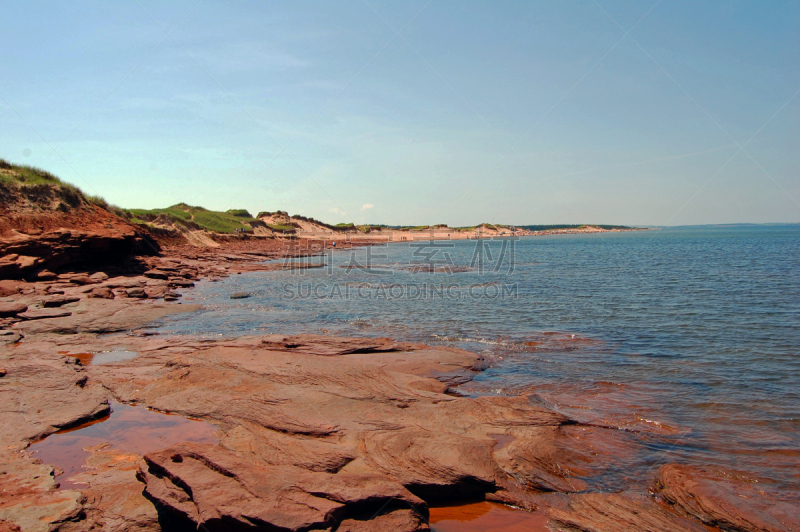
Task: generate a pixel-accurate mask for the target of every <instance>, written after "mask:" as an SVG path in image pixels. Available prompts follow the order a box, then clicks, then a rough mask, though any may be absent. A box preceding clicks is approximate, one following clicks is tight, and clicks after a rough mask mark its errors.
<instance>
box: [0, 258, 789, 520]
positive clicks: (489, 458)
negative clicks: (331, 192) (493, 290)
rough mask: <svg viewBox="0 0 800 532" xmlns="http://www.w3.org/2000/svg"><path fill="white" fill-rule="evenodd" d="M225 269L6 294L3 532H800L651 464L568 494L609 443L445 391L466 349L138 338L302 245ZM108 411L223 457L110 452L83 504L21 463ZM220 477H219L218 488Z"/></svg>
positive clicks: (42, 468) (173, 266)
mask: <svg viewBox="0 0 800 532" xmlns="http://www.w3.org/2000/svg"><path fill="white" fill-rule="evenodd" d="M351 244H352V245H357V244H356V243H351ZM337 249H342V248H341V247H338V246H337ZM229 251H230V252H228V253H222V252H220V250H219V249H215V250H202V249H201V250H198V249H193V250H187V249H184V248H180V247H175V248H171V247H167V248H166V249H165V250H164V253H163V254H162V256H160V257H158V256H157V257H152V256H151V257H140V258H139V259H140V260H141V261H142V264H143V265H146V266H147V268H148V269H147V270H146V271H144V272H142V273H141V274H138V275H134V274H124V275H119V276H107V274H106V273H105V272H97V271H83V272H73V273H71V274H60V275H57V274H54V277H53V278H51V279H48V280H41V281H37V282H33V283H28V282H25V281H2V282H0V290H3V292H0V296H2V297H0V299H2V300H4V301H3V302H0V305H8V306H13V305H17V309H18V308H19V305H24V306H27V307H29V308H28V309H26V310H24V311H19V312H16V314H14V316H17V317H19V316H22V317H23V318H26V319H19V320H18V319H17V318H15V317H12V318H9V317H3V318H0V320H2V326H0V329H3V330H4V331H11V332H10V334H6V333H5V332H4V333H0V334H2V335H1V336H0V340H3V341H4V343H3V344H0V346H3V347H0V349H2V359H0V360H1V361H0V374H1V375H2V376H0V398H2V402H1V403H0V404H3V405H4V407H3V412H2V418H1V419H0V423H2V426H4V429H3V431H2V432H1V433H0V437H1V438H2V440H1V441H2V444H3V445H2V451H0V454H1V455H2V456H0V461H1V462H2V465H3V471H4V472H5V473H6V474H5V475H3V476H2V477H0V484H2V489H4V490H6V491H5V493H6V494H9V496H8V497H7V498H6V499H5V500H4V501H3V502H0V520H5V521H6V522H7V523H3V521H0V525H3V524H8V526H11V523H16V524H17V525H20V526H22V527H23V529H24V530H48V529H49V530H63V531H69V530H84V529H87V528H88V527H89V526H90V525H92V524H95V525H97V526H101V527H107V528H109V529H114V530H125V529H130V528H131V527H138V528H137V529H139V530H154V531H155V530H161V529H162V528H163V529H168V528H164V527H165V526H166V524H167V523H171V524H175V523H176V522H177V523H179V524H180V522H184V523H185V522H186V521H190V522H193V523H194V525H195V526H196V525H197V524H200V523H202V526H203V527H205V528H207V529H208V530H217V529H219V530H224V529H226V528H225V526H226V525H224V523H227V522H229V521H227V520H231V519H232V520H234V522H235V521H237V520H241V519H244V517H245V516H247V519H246V522H248V523H253V522H255V523H261V525H260V526H263V527H266V526H267V523H270V526H286V527H287V528H288V529H303V528H304V527H307V526H315V527H319V528H321V529H330V530H338V531H344V530H427V528H426V527H427V524H426V519H427V517H428V515H429V510H428V508H429V507H430V506H431V505H436V506H439V505H442V504H445V505H453V504H457V503H459V502H462V501H467V500H475V499H483V500H487V501H495V502H499V503H504V504H510V505H513V506H515V507H519V508H524V509H526V510H528V511H529V512H531V514H532V515H534V516H536V518H537V519H540V520H542V519H544V520H545V521H547V522H549V526H551V527H552V528H553V529H554V530H562V529H571V530H595V529H606V530H608V529H614V530H709V529H711V530H714V529H715V528H712V527H729V528H730V527H734V526H735V527H737V529H739V530H784V529H785V530H789V529H791V526H797V525H794V523H795V521H792V519H793V518H792V513H791V510H792V509H791V507H789V506H788V505H786V504H784V503H779V502H776V501H769V500H763V495H759V494H758V492H757V490H756V488H755V487H754V486H753V485H751V484H749V483H748V482H746V481H744V480H741V479H740V480H736V479H732V478H726V477H725V476H724V475H720V474H718V473H716V472H714V471H704V470H699V469H697V468H691V467H688V466H680V465H667V466H663V467H662V468H661V469H660V470H659V471H654V475H655V477H656V480H654V481H653V483H651V484H648V485H641V486H636V487H635V488H632V489H631V490H629V491H626V492H622V493H613V494H612V493H602V492H592V491H591V490H589V491H586V490H587V488H589V487H590V486H587V485H586V483H585V481H584V480H582V479H583V478H585V477H587V476H588V475H589V473H590V472H591V471H593V470H602V469H603V468H604V467H606V464H608V463H611V462H613V461H614V460H615V456H614V454H613V452H611V453H609V452H605V453H600V454H599V455H598V449H599V448H603V447H605V448H606V449H610V450H619V449H621V447H619V444H618V442H617V441H616V439H615V438H616V436H617V435H616V432H617V431H615V430H612V429H609V428H602V427H595V426H590V425H584V424H582V423H580V422H578V421H576V420H574V419H570V418H568V417H567V416H564V415H562V414H558V413H556V412H554V411H552V410H549V409H547V408H545V407H542V406H541V405H538V404H537V403H536V402H535V401H533V400H531V399H529V398H528V397H525V396H521V397H481V398H470V397H461V396H459V394H457V393H455V392H456V390H457V387H458V385H460V384H462V383H464V382H468V381H469V380H470V379H471V378H472V377H473V376H474V375H476V374H477V373H478V372H480V371H482V370H483V369H486V367H487V364H486V361H484V360H482V359H481V358H480V357H478V356H477V355H475V354H472V353H469V352H466V351H461V350H457V349H452V348H443V347H429V346H425V345H422V344H411V343H401V342H396V341H394V340H390V339H374V338H335V337H330V336H316V335H299V336H293V337H285V336H281V335H265V336H243V337H237V338H221V339H215V340H209V339H196V338H192V337H179V338H175V337H167V336H158V335H156V336H150V335H145V334H143V333H141V331H139V330H140V329H141V328H143V327H145V326H146V325H147V324H148V323H150V322H152V321H153V320H154V319H158V318H159V317H162V316H164V315H167V314H172V313H175V312H185V311H190V310H194V309H196V308H199V306H193V305H185V304H179V303H178V302H177V300H179V299H180V298H179V297H178V294H180V292H181V291H182V290H188V289H190V288H191V287H192V286H193V283H194V281H195V280H197V279H198V278H206V279H210V280H214V279H216V280H221V279H224V278H225V277H227V276H230V275H236V274H237V273H239V272H245V271H266V270H281V269H285V264H284V263H267V264H264V263H262V262H260V261H263V260H265V257H266V258H268V257H272V258H282V257H283V256H286V254H289V253H292V252H293V253H296V255H293V256H297V257H300V256H308V255H307V254H305V255H304V253H305V252H306V251H305V250H302V249H299V247H295V249H294V251H291V248H290V249H289V251H286V252H285V250H283V249H282V248H281V249H280V250H278V249H270V250H261V251H260V252H259V251H258V250H256V249H250V250H243V249H237V250H229ZM281 252H285V253H284V255H283V256H279V253H281ZM101 274H102V275H101ZM104 276H107V277H106V278H103V277H104ZM14 288H16V291H15V292H12V290H13V289H14ZM59 292H60V293H59ZM123 292H124V296H123ZM170 294H173V295H171V296H170ZM109 295H110V296H111V297H112V298H108V296H109ZM104 296H105V297H104ZM165 296H166V297H165ZM75 298H78V299H77V300H75ZM164 299H167V301H163V300H164ZM170 300H171V301H170ZM5 312H6V314H8V313H10V312H12V310H8V308H6V311H5ZM121 348H124V349H125V350H126V351H129V352H132V353H136V356H135V357H133V358H130V359H126V360H120V361H117V362H112V363H109V364H92V363H88V364H84V363H83V362H81V358H80V357H76V356H75V355H80V354H83V353H103V352H115V351H119V350H120V349H121ZM84 360H86V358H85V357H84ZM231 383H236V384H235V386H232V384H231ZM111 401H118V402H120V403H123V404H128V405H137V406H140V407H143V408H148V409H152V410H154V411H158V412H166V413H170V414H176V415H179V416H185V417H188V418H191V419H199V420H203V421H206V422H209V423H212V424H214V425H215V427H217V428H218V430H219V434H220V435H219V440H220V443H219V444H207V443H204V444H200V443H188V444H180V443H177V444H174V445H172V446H171V447H169V449H168V450H163V449H162V448H157V449H151V450H150V451H149V452H148V453H145V454H144V455H141V454H137V453H131V452H127V451H126V450H125V449H119V448H115V447H114V444H113V441H111V442H110V443H111V446H110V447H103V448H96V449H93V450H92V451H91V455H90V459H89V461H88V463H89V464H90V469H87V470H86V471H85V472H84V473H82V475H83V476H84V477H85V478H86V479H87V480H86V481H87V482H89V483H90V485H89V486H88V487H87V488H86V489H84V490H82V491H76V490H61V489H58V487H57V483H58V476H54V472H56V471H54V469H53V467H52V465H47V464H41V463H37V459H36V456H35V454H32V453H31V451H30V450H28V446H29V445H30V443H31V442H33V441H38V440H41V439H42V438H47V437H48V436H49V435H52V434H53V433H55V432H58V431H59V430H63V429H65V428H71V427H75V426H76V425H79V424H81V423H85V422H87V421H91V420H95V419H97V418H101V417H103V416H105V415H107V414H108V412H109V404H110V402H111ZM111 436H113V435H110V437H109V439H110V440H113V437H111ZM175 457H179V458H180V459H179V460H178V459H177V458H175ZM176 460H177V461H176ZM120 464H123V465H122V466H121V465H120ZM204 464H205V465H204ZM209 464H212V465H209ZM220 470H225V471H229V472H231V473H232V475H231V476H227V475H224V476H220V477H219V478H217V477H214V476H213V475H216V474H217V473H215V471H220ZM254 470H255V471H259V472H260V473H261V474H259V475H253V474H252V471H254ZM209 475H211V476H212V477H211V478H215V479H216V480H215V481H214V482H212V483H211V484H209V483H208V482H207V479H208V478H209V477H208V476H209ZM268 478H288V479H291V480H292V484H293V485H294V486H295V487H296V488H298V489H299V490H300V491H299V492H298V493H299V495H297V497H299V498H298V499H296V500H295V499H292V500H293V501H294V502H293V503H292V504H290V505H288V507H287V506H281V509H280V511H279V510H278V509H277V507H276V506H274V505H275V501H276V500H277V499H276V497H278V495H279V494H280V493H282V491H281V490H282V489H283V487H282V485H278V484H275V483H274V482H271V481H270V482H268V481H265V480H264V479H268ZM231 479H233V480H231ZM218 484H219V485H225V486H226V491H225V493H227V495H226V496H223V495H225V493H223V494H222V495H221V494H220V493H219V490H216V491H215V488H216V486H217V485H218ZM754 490H756V491H754ZM143 493H144V495H143ZM248 493H249V494H254V493H257V494H258V496H255V495H253V496H252V497H251V496H247V497H245V496H244V495H245V494H248ZM742 495H747V496H752V499H751V500H749V502H743V500H742ZM226 497H228V498H226ZM759 497H761V500H759ZM187 501H188V502H187ZM309 507H313V508H315V510H314V511H313V512H311V511H309V510H308V508H309ZM286 508H288V509H286ZM365 508H366V509H368V511H366V512H365ZM776 512H777V513H776ZM42 518H45V519H44V520H43V519H42ZM270 519H272V520H273V521H269V520H270ZM254 520H255V521H254ZM259 520H260V521H259ZM240 522H241V523H242V524H243V525H244V524H245V521H240ZM781 523H783V525H782V524H781ZM220 527H222V528H220ZM292 527H294V528H292ZM326 527H327V528H326ZM782 527H783V528H782ZM12 529H13V528H12ZM716 529H719V528H716Z"/></svg>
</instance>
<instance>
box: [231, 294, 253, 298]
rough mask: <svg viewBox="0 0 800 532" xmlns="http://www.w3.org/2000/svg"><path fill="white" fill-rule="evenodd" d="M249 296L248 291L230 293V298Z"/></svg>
mask: <svg viewBox="0 0 800 532" xmlns="http://www.w3.org/2000/svg"><path fill="white" fill-rule="evenodd" d="M248 297H250V293H249V292H234V293H233V294H231V299H246V298H248Z"/></svg>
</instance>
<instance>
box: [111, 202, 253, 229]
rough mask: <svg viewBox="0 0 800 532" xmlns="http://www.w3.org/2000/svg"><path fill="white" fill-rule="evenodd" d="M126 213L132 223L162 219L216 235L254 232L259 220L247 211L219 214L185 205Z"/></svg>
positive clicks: (133, 210) (130, 210) (131, 210)
mask: <svg viewBox="0 0 800 532" xmlns="http://www.w3.org/2000/svg"><path fill="white" fill-rule="evenodd" d="M126 212H127V213H128V214H129V219H130V220H131V221H136V222H145V223H152V222H154V221H156V220H157V219H159V218H161V220H162V221H171V222H173V223H176V224H178V225H184V226H188V227H193V226H196V227H197V228H199V229H205V230H207V231H213V232H215V233H235V232H236V230H237V229H238V230H245V231H248V232H249V231H252V230H253V226H252V225H251V222H257V223H258V220H257V219H255V218H253V217H252V216H251V215H250V213H249V212H247V211H246V210H245V209H231V210H228V211H225V212H219V211H210V210H208V209H205V208H203V207H194V206H192V205H187V204H185V203H178V204H177V205H173V206H171V207H167V208H164V209H127V210H126Z"/></svg>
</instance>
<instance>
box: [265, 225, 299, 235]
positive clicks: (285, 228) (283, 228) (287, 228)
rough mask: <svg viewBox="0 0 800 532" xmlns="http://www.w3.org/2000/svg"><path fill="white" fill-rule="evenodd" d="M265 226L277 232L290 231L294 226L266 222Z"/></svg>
mask: <svg viewBox="0 0 800 532" xmlns="http://www.w3.org/2000/svg"><path fill="white" fill-rule="evenodd" d="M267 227H269V228H270V229H272V230H273V231H277V232H278V233H291V232H293V231H294V230H295V229H296V228H295V227H294V226H293V225H281V224H267Z"/></svg>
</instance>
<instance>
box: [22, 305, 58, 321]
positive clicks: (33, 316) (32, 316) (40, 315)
mask: <svg viewBox="0 0 800 532" xmlns="http://www.w3.org/2000/svg"><path fill="white" fill-rule="evenodd" d="M71 315H72V312H70V311H69V310H62V309H56V308H43V309H35V310H29V311H27V312H23V313H21V314H17V316H18V317H20V318H22V319H24V320H42V319H48V318H64V317H66V316H71Z"/></svg>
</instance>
